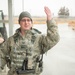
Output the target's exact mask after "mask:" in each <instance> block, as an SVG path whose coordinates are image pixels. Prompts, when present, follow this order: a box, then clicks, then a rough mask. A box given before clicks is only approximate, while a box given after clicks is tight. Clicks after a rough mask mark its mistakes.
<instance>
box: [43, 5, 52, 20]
mask: <svg viewBox="0 0 75 75" xmlns="http://www.w3.org/2000/svg"><path fill="white" fill-rule="evenodd" d="M44 11H45V13H46V15H47V20H51V19H52V13H51V10H50V9H49V8H48V7H46V6H45V7H44Z"/></svg>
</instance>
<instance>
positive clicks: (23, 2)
mask: <svg viewBox="0 0 75 75" xmlns="http://www.w3.org/2000/svg"><path fill="white" fill-rule="evenodd" d="M22 11H24V0H22Z"/></svg>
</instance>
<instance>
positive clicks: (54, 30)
mask: <svg viewBox="0 0 75 75" xmlns="http://www.w3.org/2000/svg"><path fill="white" fill-rule="evenodd" d="M40 41H41V42H40V44H41V48H42V50H43V53H45V52H47V51H48V50H49V49H51V48H52V47H53V46H55V45H56V44H57V43H58V41H59V34H58V26H57V25H56V22H55V21H54V20H53V19H52V20H50V21H47V34H46V36H45V35H42V36H41V39H40Z"/></svg>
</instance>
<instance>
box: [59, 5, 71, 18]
mask: <svg viewBox="0 0 75 75" xmlns="http://www.w3.org/2000/svg"><path fill="white" fill-rule="evenodd" d="M69 15H70V13H69V9H68V8H66V7H65V6H64V7H61V8H60V9H59V11H58V17H62V18H64V17H69Z"/></svg>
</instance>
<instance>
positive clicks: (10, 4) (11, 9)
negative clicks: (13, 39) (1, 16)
mask: <svg viewBox="0 0 75 75" xmlns="http://www.w3.org/2000/svg"><path fill="white" fill-rule="evenodd" d="M8 17H9V36H11V35H13V0H8Z"/></svg>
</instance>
